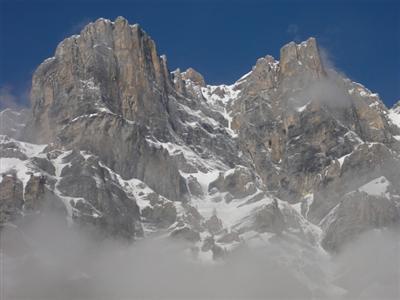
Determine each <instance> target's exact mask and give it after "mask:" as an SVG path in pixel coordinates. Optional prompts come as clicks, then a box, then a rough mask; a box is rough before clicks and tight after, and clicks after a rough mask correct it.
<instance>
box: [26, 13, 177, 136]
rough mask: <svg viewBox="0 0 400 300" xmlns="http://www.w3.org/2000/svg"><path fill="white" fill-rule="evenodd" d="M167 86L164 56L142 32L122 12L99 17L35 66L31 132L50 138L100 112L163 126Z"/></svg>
mask: <svg viewBox="0 0 400 300" xmlns="http://www.w3.org/2000/svg"><path fill="white" fill-rule="evenodd" d="M170 85H171V82H170V78H169V72H168V70H167V66H166V59H165V58H162V57H160V56H159V55H158V53H157V50H156V46H155V43H154V41H153V40H152V39H151V38H150V37H149V36H148V35H147V33H146V32H144V31H143V30H142V29H141V28H140V27H139V26H138V25H133V26H130V25H129V24H128V22H127V21H126V20H125V19H124V18H122V17H119V18H117V20H116V21H115V22H111V21H109V20H105V19H98V20H97V21H95V22H93V23H90V24H88V25H87V26H86V27H85V28H84V29H83V30H82V31H81V33H80V35H76V36H72V37H70V38H67V39H65V40H64V41H63V42H61V43H60V44H59V46H58V47H57V50H56V53H55V57H54V58H51V59H48V60H46V61H45V62H44V63H42V64H41V65H40V66H39V68H38V69H37V70H36V72H35V74H34V76H33V80H32V91H31V101H32V107H33V120H32V123H33V124H32V125H33V126H32V128H33V133H34V134H33V136H35V138H36V139H37V140H38V141H39V142H48V141H50V140H52V139H54V137H55V135H56V133H57V131H58V129H60V128H61V127H62V126H64V125H65V123H66V122H69V121H71V120H73V119H74V118H76V117H79V116H82V115H89V114H93V113H97V112H101V111H103V112H104V111H109V112H111V113H115V114H117V115H121V116H123V117H124V118H126V119H127V120H135V121H138V120H142V121H141V122H143V124H148V125H150V124H155V123H157V124H159V123H163V125H162V126H161V127H165V126H166V115H165V105H166V103H167V102H168V99H167V89H168V86H170ZM65 99H69V100H68V101H65ZM50 108H51V111H49V109H50ZM146 111H147V112H149V111H151V112H152V115H153V116H154V117H155V118H157V121H155V119H154V118H151V117H150V118H149V117H148V114H147V113H146ZM160 120H161V121H160ZM162 120H163V121H162ZM37 132H40V135H37V134H36V133H37Z"/></svg>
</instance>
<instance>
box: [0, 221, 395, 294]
mask: <svg viewBox="0 0 400 300" xmlns="http://www.w3.org/2000/svg"><path fill="white" fill-rule="evenodd" d="M398 241H399V240H398V235H395V234H394V233H391V232H390V233H389V232H381V231H379V232H378V231H376V232H372V233H371V234H367V235H365V236H363V237H362V238H361V239H360V241H359V242H357V243H354V244H353V245H351V246H349V247H348V248H347V249H346V250H345V251H344V252H343V254H341V255H340V256H338V257H336V258H335V259H334V260H331V262H329V263H327V262H326V261H319V259H320V258H317V256H316V257H315V258H314V259H315V260H316V261H315V264H316V265H318V266H319V267H321V268H322V270H320V271H319V272H320V273H318V272H317V270H315V271H314V270H310V274H314V277H315V278H318V277H326V278H328V277H329V276H330V275H329V274H331V273H332V272H334V276H333V278H334V280H333V281H334V283H335V284H336V285H337V286H339V287H342V288H345V289H346V290H347V291H348V297H347V296H344V295H343V296H340V294H342V293H343V291H344V290H343V291H341V290H340V288H338V290H339V291H341V292H339V293H336V294H334V295H333V296H332V297H333V299H338V298H339V296H340V297H341V298H344V299H352V298H359V297H361V298H363V297H364V298H368V297H372V299H374V297H376V296H379V297H380V298H379V299H385V297H387V298H388V299H392V298H393V299H395V297H398V296H399V295H400V293H399V291H398V288H397V286H396V283H397V282H398V279H399V272H398V271H399V270H398V266H399V265H398V259H399V254H398V253H399V251H398V250H399V249H398V246H399V244H398ZM1 251H2V266H1V267H2V275H3V278H2V299H41V300H45V299H52V300H56V299H62V300H64V299H312V298H315V297H317V295H320V297H319V298H321V297H322V298H326V297H328V294H329V293H328V292H327V291H324V288H325V287H323V286H321V287H320V288H319V289H314V290H312V289H310V287H309V285H307V284H305V282H306V281H307V280H309V279H310V278H312V276H311V277H310V278H299V277H298V276H296V271H297V270H296V269H295V268H294V267H295V266H294V265H291V264H287V265H285V264H282V263H281V261H282V260H281V257H282V256H283V255H284V254H285V253H286V251H287V249H285V245H284V244H280V243H277V244H275V245H273V244H272V245H270V246H265V247H261V248H255V249H251V248H249V247H242V248H241V249H240V250H238V251H235V252H234V253H232V254H231V255H229V256H228V257H227V258H226V259H225V260H223V261H219V262H215V263H200V262H199V261H198V260H195V259H193V256H192V254H191V251H190V249H189V247H188V245H187V244H184V243H179V242H176V241H171V240H170V239H168V238H157V237H156V238H151V239H148V240H143V241H137V242H135V243H134V244H133V245H128V244H125V243H123V242H121V241H115V240H96V239H95V238H93V237H92V235H88V234H87V233H85V232H84V231H82V230H80V229H77V228H74V227H73V228H71V227H67V226H66V223H65V222H64V219H62V218H60V217H59V216H46V217H43V216H41V217H39V218H36V219H35V220H34V221H33V222H31V223H29V226H26V225H22V226H20V228H16V227H14V226H6V227H5V228H4V229H3V231H2V234H1ZM299 265H301V261H299ZM315 283H316V284H317V285H318V284H320V283H319V282H318V280H316V281H315Z"/></svg>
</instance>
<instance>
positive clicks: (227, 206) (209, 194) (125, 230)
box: [0, 17, 400, 292]
mask: <svg viewBox="0 0 400 300" xmlns="http://www.w3.org/2000/svg"><path fill="white" fill-rule="evenodd" d="M0 118H1V120H0V121H1V124H2V126H1V132H0V133H1V134H2V136H1V141H0V152H1V173H2V179H0V180H1V181H0V195H1V196H0V214H1V215H0V222H1V223H2V224H3V227H4V226H6V224H10V223H11V224H12V223H14V224H18V222H19V221H18V220H20V219H21V218H22V219H27V218H29V217H30V216H37V215H40V214H42V213H45V212H47V211H56V212H57V213H60V214H61V215H63V216H65V220H67V221H68V223H69V224H70V225H71V224H75V225H77V226H80V227H83V228H91V229H93V232H94V234H96V235H100V236H105V237H107V236H108V237H112V238H116V239H123V240H129V241H134V240H141V239H143V238H148V237H150V236H155V235H157V236H158V235H162V236H169V237H171V238H176V239H179V240H180V239H183V240H185V241H188V242H189V243H190V245H191V246H190V247H191V249H192V251H194V253H195V256H197V257H198V258H199V259H201V260H210V259H211V260H212V259H214V260H217V259H219V258H222V257H225V256H226V255H227V254H228V253H230V252H233V251H235V249H239V248H240V247H241V246H242V245H244V244H246V245H252V244H262V245H269V244H271V243H274V241H275V240H281V241H284V242H286V243H288V244H289V245H290V246H289V248H290V250H287V251H288V252H287V253H286V256H285V255H284V254H282V255H283V256H284V257H285V259H288V260H291V259H294V257H298V255H300V256H301V259H302V260H303V264H302V265H301V266H299V269H298V270H297V272H299V274H301V275H300V277H302V278H303V280H305V279H304V278H310V275H309V274H307V268H308V267H310V266H313V268H314V267H315V266H314V262H313V257H314V258H315V256H324V255H326V251H327V252H328V253H331V254H334V253H339V252H340V251H341V249H342V248H344V247H346V245H348V244H349V243H350V242H351V241H353V240H354V239H356V238H357V237H359V236H361V235H362V234H363V233H365V232H367V231H369V230H371V229H383V228H398V227H397V226H398V224H399V220H400V215H399V213H400V209H399V207H400V156H399V155H400V103H398V104H397V105H396V106H394V107H393V108H392V109H388V108H387V107H386V106H385V105H384V103H383V102H382V101H381V99H380V98H379V95H377V94H374V93H372V92H371V91H369V90H368V89H367V88H365V87H364V86H362V85H360V84H358V83H355V82H352V81H351V80H350V79H348V78H346V77H344V75H342V74H340V73H338V72H336V71H335V70H333V69H330V68H328V67H326V66H325V64H324V61H323V59H322V58H321V55H320V51H319V48H318V45H317V41H316V39H314V38H309V39H308V40H306V41H304V42H302V43H300V44H295V43H293V42H291V43H289V44H287V45H285V46H283V47H282V49H281V51H280V58H279V60H276V59H275V58H273V57H272V56H266V57H263V58H260V59H258V60H257V62H256V64H255V66H254V67H253V68H252V69H251V71H250V72H249V73H247V74H246V75H244V76H243V77H242V78H240V79H238V80H237V81H236V82H235V83H234V84H231V85H219V86H213V85H208V84H207V83H206V80H205V79H204V77H203V76H202V75H201V74H200V73H199V72H197V71H196V70H194V69H193V68H189V69H188V70H186V71H184V72H182V71H181V70H179V69H177V70H175V71H173V72H170V71H169V69H168V63H167V59H166V57H165V56H159V54H158V53H157V49H156V45H155V43H154V41H153V40H152V39H151V38H150V36H149V35H148V34H147V33H146V32H145V31H144V30H143V29H142V28H141V27H140V26H139V25H129V24H128V22H127V20H125V19H124V18H122V17H118V18H117V19H116V20H115V21H114V22H112V21H109V20H106V19H98V20H97V21H95V22H93V23H90V24H88V25H87V26H86V27H85V28H84V29H83V30H82V31H81V33H80V35H75V36H72V37H69V38H67V39H65V40H64V41H62V42H61V43H60V44H59V45H58V46H57V49H56V52H55V55H54V57H51V58H49V59H47V60H45V61H44V62H43V63H42V64H41V65H40V66H39V67H38V68H37V70H36V71H35V73H34V75H33V79H32V90H31V110H30V111H29V112H26V111H23V112H15V111H11V110H9V109H8V110H5V111H3V112H1V116H0ZM289 241H290V243H289ZM294 253H295V254H294ZM293 263H294V260H293ZM314 280H315V279H314ZM321 280H322V279H321ZM306 281H307V280H306ZM307 286H310V284H307ZM321 286H323V287H324V288H321ZM319 287H320V289H324V290H325V292H326V291H327V290H329V289H331V288H332V289H333V287H332V286H329V288H328V283H326V282H320V283H319Z"/></svg>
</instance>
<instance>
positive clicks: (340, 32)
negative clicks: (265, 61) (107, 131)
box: [0, 0, 400, 106]
mask: <svg viewBox="0 0 400 300" xmlns="http://www.w3.org/2000/svg"><path fill="white" fill-rule="evenodd" d="M119 15H123V16H124V17H126V18H127V19H128V20H129V22H130V23H140V24H141V26H142V27H143V28H144V29H145V30H146V31H147V32H148V33H149V34H150V35H151V36H152V38H153V39H154V40H155V41H156V44H157V47H158V50H159V53H160V54H166V55H167V57H168V61H169V67H170V69H171V70H173V69H175V68H177V67H180V68H181V69H186V68H187V67H190V66H191V67H194V68H195V69H197V70H198V71H200V72H201V73H202V74H203V75H204V77H205V79H206V81H207V82H208V83H210V84H219V83H232V82H234V81H235V80H236V79H238V78H239V77H241V76H242V75H243V74H244V73H246V72H248V71H249V70H250V69H251V67H252V66H253V65H254V63H255V62H256V60H257V58H259V57H261V56H265V55H267V54H271V55H273V56H274V57H275V58H279V49H280V48H281V47H282V46H283V45H284V44H285V43H287V42H289V41H291V40H296V41H300V40H305V39H307V38H308V37H310V36H314V37H316V38H317V40H318V42H319V45H320V46H321V47H322V48H323V49H325V50H326V51H327V53H328V54H329V57H330V59H331V60H332V62H333V63H334V65H335V67H336V68H337V69H338V70H340V71H341V72H343V73H345V74H346V75H347V76H348V77H350V78H351V79H353V80H354V81H357V82H360V83H362V84H364V85H365V86H366V87H368V88H369V89H371V90H372V91H374V92H378V93H379V94H380V95H381V98H382V100H383V101H384V102H385V103H386V104H387V105H388V106H391V105H392V104H393V103H394V102H395V101H397V100H399V99H400V1H395V0H393V1H390V0H381V1H378V0H369V1H368V0H365V1H363V0H347V1H345V0H337V1H326V0H325V1H324V0H320V1H305V0H304V1H300V0H297V1H296V0H292V1H288V0H287V1H286V0H283V1H261V0H259V1H257V0H242V1H235V0H233V1H223V0H213V1H211V0H209V1H207V0H198V1H196V0H186V1H184V0H175V1H174V0H170V1H169V0H158V1H157V0H154V1H152V0H147V1H145V0H142V1H135V0H131V1H128V0H125V1H123V0H119V1H118V0H115V1H99V0H81V1H74V0H70V1H60V0H59V1H56V0H53V1H50V0H47V1H46V0H36V1H35V0H25V1H24V0H0V96H1V95H3V96H4V95H5V96H7V97H8V98H11V99H12V100H15V101H18V102H20V103H23V102H26V101H27V94H28V91H29V85H30V79H31V76H32V73H33V72H34V70H35V68H36V67H37V66H38V65H39V64H40V63H41V62H42V61H43V60H44V59H45V58H47V57H50V56H52V55H53V53H54V50H55V48H56V46H57V44H58V43H59V42H60V41H61V40H62V39H64V38H65V37H67V36H69V35H71V34H74V33H79V31H80V29H81V28H82V26H83V25H84V24H86V23H88V22H90V21H92V20H95V19H97V18H99V17H105V18H110V19H115V18H116V17H117V16H119Z"/></svg>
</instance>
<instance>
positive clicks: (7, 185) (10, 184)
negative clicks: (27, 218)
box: [0, 174, 24, 226]
mask: <svg viewBox="0 0 400 300" xmlns="http://www.w3.org/2000/svg"><path fill="white" fill-rule="evenodd" d="M23 204H24V199H23V185H22V182H21V181H20V180H19V179H18V178H17V176H16V175H15V174H3V175H2V180H1V182H0V226H1V225H2V224H4V223H7V222H9V221H13V220H14V219H15V218H16V217H17V216H18V215H19V214H20V212H21V209H22V206H23Z"/></svg>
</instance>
